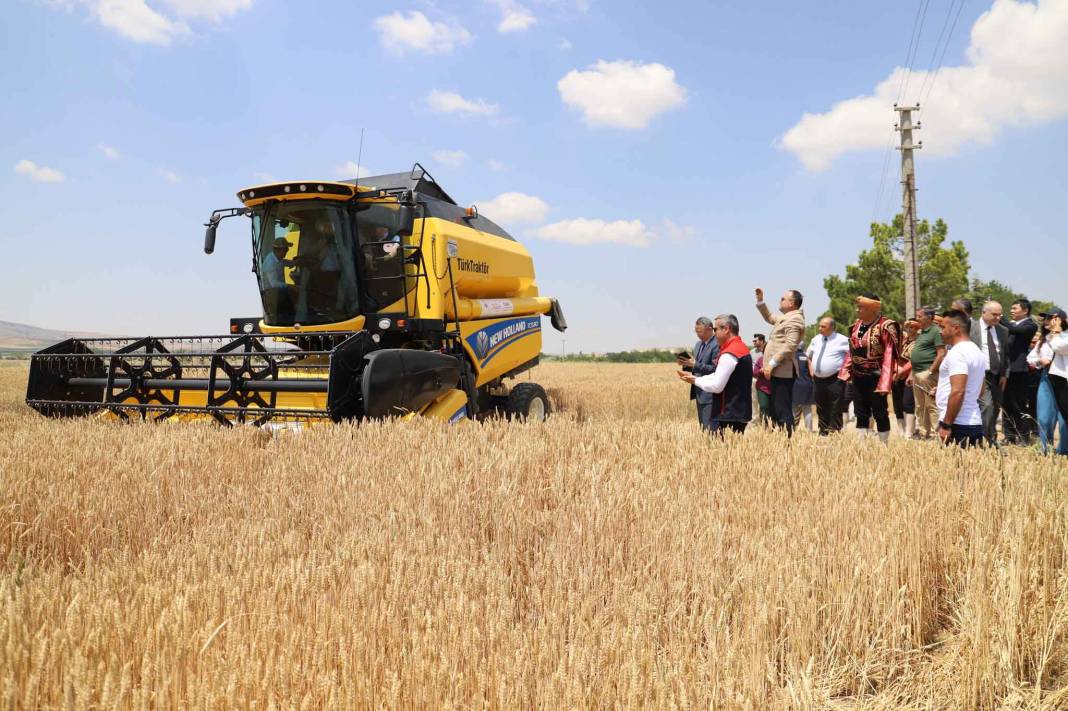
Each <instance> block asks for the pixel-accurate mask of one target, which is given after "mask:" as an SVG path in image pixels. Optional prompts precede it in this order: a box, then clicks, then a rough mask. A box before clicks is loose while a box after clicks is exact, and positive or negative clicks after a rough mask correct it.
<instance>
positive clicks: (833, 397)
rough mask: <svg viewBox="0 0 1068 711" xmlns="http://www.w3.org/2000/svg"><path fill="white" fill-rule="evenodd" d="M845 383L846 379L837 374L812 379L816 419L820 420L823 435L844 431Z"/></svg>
mask: <svg viewBox="0 0 1068 711" xmlns="http://www.w3.org/2000/svg"><path fill="white" fill-rule="evenodd" d="M845 385H846V384H845V381H843V380H839V379H838V376H837V375H832V376H830V377H827V378H813V379H812V394H813V396H814V398H815V400H816V419H817V420H819V427H820V434H821V435H827V434H830V433H831V432H841V431H842V395H843V394H844V393H845Z"/></svg>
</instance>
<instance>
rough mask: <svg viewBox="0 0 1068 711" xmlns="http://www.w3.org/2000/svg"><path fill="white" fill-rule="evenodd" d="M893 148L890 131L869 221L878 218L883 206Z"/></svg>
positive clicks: (891, 132) (892, 131)
mask: <svg viewBox="0 0 1068 711" xmlns="http://www.w3.org/2000/svg"><path fill="white" fill-rule="evenodd" d="M893 148H894V129H892V128H891V129H890V137H889V138H888V139H886V152H885V153H884V155H883V172H882V177H880V178H879V192H877V193H876V194H875V204H874V205H873V206H872V208H871V221H872V222H875V218H876V217H878V216H879V209H880V208H881V207H882V205H883V189H884V188H885V187H886V171H887V169H888V168H889V167H890V154H891V152H892V151H893Z"/></svg>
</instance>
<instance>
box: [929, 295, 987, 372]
mask: <svg viewBox="0 0 1068 711" xmlns="http://www.w3.org/2000/svg"><path fill="white" fill-rule="evenodd" d="M950 308H954V309H956V310H957V311H963V312H964V313H966V314H968V320H969V322H971V324H972V325H971V328H969V329H968V337H969V338H971V339H972V343H974V344H975V345H977V346H979V347H980V348H982V344H981V343H980V342H979V339H980V338H981V336H980V334H981V333H982V330H983V329H982V326H980V324H979V319H974V318H972V308H973V307H972V301H971V299H964V298H961V299H957V300H956V301H954V302H953V305H952V306H951V307H950ZM936 376H937V374H936Z"/></svg>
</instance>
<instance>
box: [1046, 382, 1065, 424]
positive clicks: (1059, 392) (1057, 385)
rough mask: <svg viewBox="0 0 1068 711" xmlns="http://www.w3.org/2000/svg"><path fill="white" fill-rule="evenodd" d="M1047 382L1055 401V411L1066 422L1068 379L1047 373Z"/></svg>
mask: <svg viewBox="0 0 1068 711" xmlns="http://www.w3.org/2000/svg"><path fill="white" fill-rule="evenodd" d="M1049 384H1050V387H1051V388H1053V399H1054V401H1055V402H1056V403H1057V412H1059V413H1061V417H1063V418H1064V421H1065V422H1068V379H1065V378H1062V377H1061V376H1059V375H1054V374H1053V373H1050V374H1049Z"/></svg>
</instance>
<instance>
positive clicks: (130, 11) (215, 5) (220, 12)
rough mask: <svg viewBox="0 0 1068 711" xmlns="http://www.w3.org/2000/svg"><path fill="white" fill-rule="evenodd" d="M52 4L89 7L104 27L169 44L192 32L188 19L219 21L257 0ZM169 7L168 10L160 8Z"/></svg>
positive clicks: (70, 0) (66, 0)
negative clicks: (187, 22) (150, 4)
mask: <svg viewBox="0 0 1068 711" xmlns="http://www.w3.org/2000/svg"><path fill="white" fill-rule="evenodd" d="M45 2H46V3H47V4H48V5H51V6H53V7H56V8H59V9H63V10H67V11H71V10H73V9H75V8H77V7H81V8H85V9H86V10H87V11H88V12H89V13H90V14H91V15H92V16H93V17H94V18H96V20H97V21H98V22H99V23H100V24H101V25H103V26H104V27H106V28H108V29H110V30H113V31H115V32H117V33H118V34H120V35H122V36H123V37H126V38H127V39H131V40H133V41H134V42H141V43H143V44H156V45H161V46H167V45H169V44H171V42H173V41H174V40H175V39H176V38H178V37H183V36H187V35H190V34H191V30H190V28H189V25H188V24H186V22H185V21H184V20H205V21H209V22H215V23H219V22H222V21H223V20H225V19H228V18H230V17H232V16H233V15H235V14H237V13H238V12H240V11H241V10H247V9H249V8H251V7H252V3H253V0H158V1H154V2H153V3H152V4H153V6H155V7H150V6H149V4H148V3H147V2H146V0H45ZM160 5H163V6H164V7H165V8H166V12H164V11H162V10H161V9H160V7H159V6H160Z"/></svg>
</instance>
